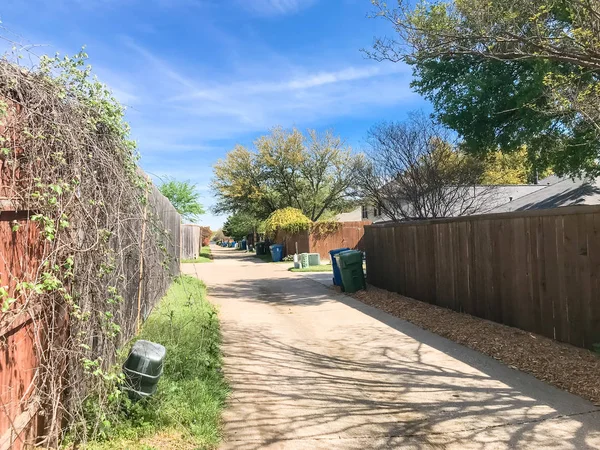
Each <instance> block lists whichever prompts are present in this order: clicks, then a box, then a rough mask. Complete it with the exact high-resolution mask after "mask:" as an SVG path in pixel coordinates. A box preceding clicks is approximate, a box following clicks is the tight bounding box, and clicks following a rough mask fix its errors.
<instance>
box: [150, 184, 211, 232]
mask: <svg viewBox="0 0 600 450" xmlns="http://www.w3.org/2000/svg"><path fill="white" fill-rule="evenodd" d="M158 190H159V191H160V192H161V194H162V195H164V196H165V197H167V198H168V199H169V201H170V202H171V204H172V205H173V206H174V207H175V209H176V210H177V212H178V213H179V214H181V216H182V217H183V218H184V219H186V220H190V221H192V222H195V221H196V220H198V218H199V216H201V215H202V214H204V208H203V207H202V204H201V203H200V193H199V192H198V191H197V190H196V185H195V184H194V183H192V182H191V181H189V180H186V181H178V180H175V179H173V178H167V180H166V181H164V182H163V183H162V184H161V185H160V186H159V187H158Z"/></svg>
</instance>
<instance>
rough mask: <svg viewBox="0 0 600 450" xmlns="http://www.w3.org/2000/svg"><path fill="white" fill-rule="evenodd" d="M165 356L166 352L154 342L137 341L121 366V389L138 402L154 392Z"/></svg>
mask: <svg viewBox="0 0 600 450" xmlns="http://www.w3.org/2000/svg"><path fill="white" fill-rule="evenodd" d="M166 354H167V350H166V349H165V348H164V347H163V346H162V345H160V344H156V343H154V342H150V341H144V340H139V341H137V342H136V343H135V344H134V345H133V347H132V348H131V352H129V356H128V357H127V360H126V361H125V363H124V364H123V375H125V384H124V387H123V389H124V390H125V391H127V392H128V393H129V395H130V396H131V397H132V398H134V399H138V400H139V399H142V398H146V397H150V396H151V395H152V394H154V393H155V392H156V388H157V386H158V380H159V379H160V377H161V375H162V373H163V362H164V360H165V355H166Z"/></svg>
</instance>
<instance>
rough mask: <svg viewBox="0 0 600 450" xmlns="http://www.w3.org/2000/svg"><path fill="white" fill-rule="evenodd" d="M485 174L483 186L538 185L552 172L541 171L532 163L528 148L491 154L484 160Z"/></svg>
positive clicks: (482, 181) (482, 180)
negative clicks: (540, 180) (539, 181)
mask: <svg viewBox="0 0 600 450" xmlns="http://www.w3.org/2000/svg"><path fill="white" fill-rule="evenodd" d="M484 165H485V172H484V174H483V177H482V179H481V183H482V184H527V183H536V182H537V181H538V179H540V178H545V177H547V176H548V175H550V174H551V173H552V172H551V171H549V170H541V171H540V170H539V168H537V167H536V166H535V163H534V162H532V161H531V154H530V152H528V150H527V148H526V147H521V148H520V149H519V150H516V151H513V152H509V153H503V152H501V151H495V152H490V153H489V154H488V155H487V156H486V157H485V159H484Z"/></svg>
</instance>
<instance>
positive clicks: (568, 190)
mask: <svg viewBox="0 0 600 450" xmlns="http://www.w3.org/2000/svg"><path fill="white" fill-rule="evenodd" d="M539 186H542V187H543V189H540V190H537V191H534V192H531V193H529V194H527V195H523V196H521V197H519V198H518V199H515V200H514V201H513V202H509V203H505V204H503V205H499V206H497V207H496V208H494V209H492V210H491V211H489V212H491V213H502V212H511V211H527V210H534V209H549V208H559V207H561V206H575V205H600V177H599V178H561V177H557V176H555V175H552V176H550V177H548V178H544V179H543V180H541V181H540V183H539Z"/></svg>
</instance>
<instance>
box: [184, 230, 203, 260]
mask: <svg viewBox="0 0 600 450" xmlns="http://www.w3.org/2000/svg"><path fill="white" fill-rule="evenodd" d="M201 243H202V230H201V227H200V225H194V224H184V225H181V259H196V258H198V256H199V255H200V248H201Z"/></svg>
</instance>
